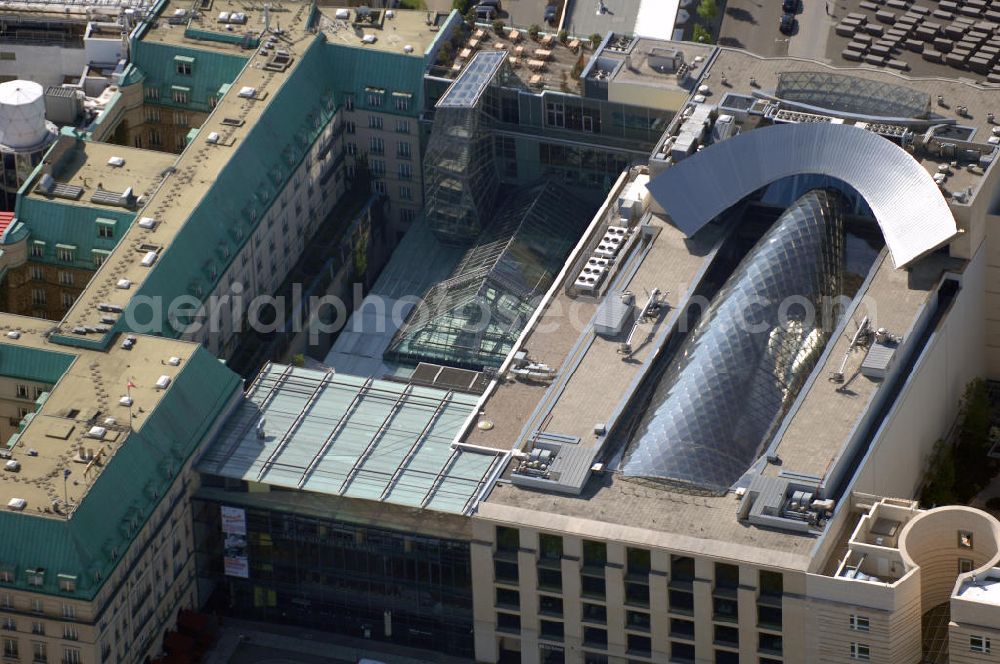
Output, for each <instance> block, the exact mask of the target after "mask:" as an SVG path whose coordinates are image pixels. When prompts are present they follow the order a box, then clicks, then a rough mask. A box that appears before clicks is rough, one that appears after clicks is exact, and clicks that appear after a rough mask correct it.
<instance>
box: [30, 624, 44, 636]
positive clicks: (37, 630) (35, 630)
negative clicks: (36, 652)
mask: <svg viewBox="0 0 1000 664" xmlns="http://www.w3.org/2000/svg"><path fill="white" fill-rule="evenodd" d="M31 633H32V634H38V635H44V634H45V623H43V622H38V621H37V620H36V621H35V622H33V623H31Z"/></svg>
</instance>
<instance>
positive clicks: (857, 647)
mask: <svg viewBox="0 0 1000 664" xmlns="http://www.w3.org/2000/svg"><path fill="white" fill-rule="evenodd" d="M871 658H872V649H871V648H870V647H869V646H868V644H866V643H851V659H857V660H861V661H863V662H867V661H868V660H870V659H871Z"/></svg>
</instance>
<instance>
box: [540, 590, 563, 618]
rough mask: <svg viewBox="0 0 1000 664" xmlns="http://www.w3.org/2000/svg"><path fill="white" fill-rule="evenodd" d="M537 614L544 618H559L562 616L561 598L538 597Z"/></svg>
mask: <svg viewBox="0 0 1000 664" xmlns="http://www.w3.org/2000/svg"><path fill="white" fill-rule="evenodd" d="M538 613H540V614H542V615H546V616H561V615H562V614H563V601H562V598H561V597H553V596H551V595H539V596H538Z"/></svg>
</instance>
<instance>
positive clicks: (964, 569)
mask: <svg viewBox="0 0 1000 664" xmlns="http://www.w3.org/2000/svg"><path fill="white" fill-rule="evenodd" d="M971 571H972V561H971V560H969V559H968V558H959V559H958V573H959V574H967V573H969V572H971Z"/></svg>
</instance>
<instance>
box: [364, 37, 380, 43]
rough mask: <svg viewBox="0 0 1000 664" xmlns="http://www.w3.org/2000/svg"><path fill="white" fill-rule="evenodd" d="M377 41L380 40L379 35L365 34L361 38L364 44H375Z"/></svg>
mask: <svg viewBox="0 0 1000 664" xmlns="http://www.w3.org/2000/svg"><path fill="white" fill-rule="evenodd" d="M376 41H378V37H376V36H375V35H365V36H364V37H362V38H361V43H362V44H374V43H375V42H376Z"/></svg>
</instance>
